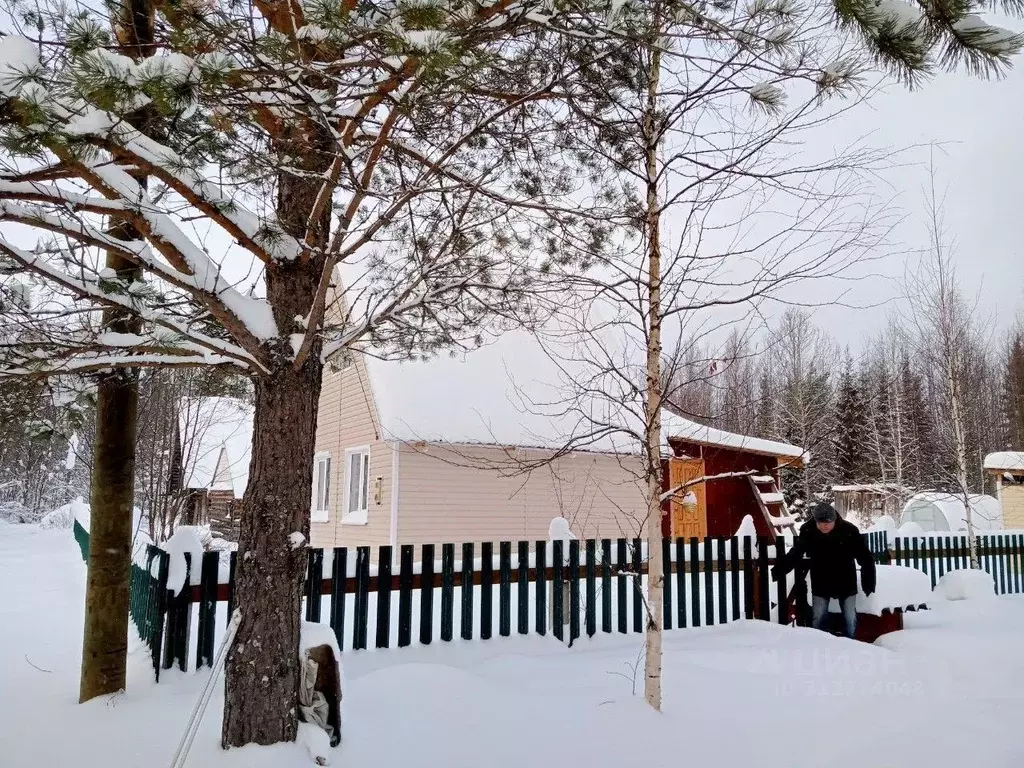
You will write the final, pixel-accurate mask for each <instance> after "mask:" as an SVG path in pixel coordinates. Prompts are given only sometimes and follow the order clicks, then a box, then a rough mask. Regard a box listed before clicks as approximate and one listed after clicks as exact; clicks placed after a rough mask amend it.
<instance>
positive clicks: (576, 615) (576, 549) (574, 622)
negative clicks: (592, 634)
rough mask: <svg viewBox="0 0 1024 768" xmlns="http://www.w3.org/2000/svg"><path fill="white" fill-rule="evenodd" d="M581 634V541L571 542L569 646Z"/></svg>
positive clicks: (574, 540)
mask: <svg viewBox="0 0 1024 768" xmlns="http://www.w3.org/2000/svg"><path fill="white" fill-rule="evenodd" d="M579 636H580V542H579V540H578V539H573V540H572V541H570V542H569V647H570V648H571V647H572V644H573V642H574V641H575V640H576V638H578V637H579Z"/></svg>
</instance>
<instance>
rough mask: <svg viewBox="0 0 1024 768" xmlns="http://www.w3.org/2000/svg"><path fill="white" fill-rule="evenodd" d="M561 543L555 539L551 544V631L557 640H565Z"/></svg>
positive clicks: (564, 601) (565, 617)
mask: <svg viewBox="0 0 1024 768" xmlns="http://www.w3.org/2000/svg"><path fill="white" fill-rule="evenodd" d="M563 562H564V561H563V560H562V542H561V540H558V539H556V540H555V541H553V542H551V631H552V632H554V634H555V637H557V638H558V639H559V640H564V639H565V629H564V628H565V625H566V619H567V618H568V617H567V616H566V615H565V603H566V602H567V601H566V600H565V594H564V592H563V588H564V586H565V579H564V573H563V571H562V565H563Z"/></svg>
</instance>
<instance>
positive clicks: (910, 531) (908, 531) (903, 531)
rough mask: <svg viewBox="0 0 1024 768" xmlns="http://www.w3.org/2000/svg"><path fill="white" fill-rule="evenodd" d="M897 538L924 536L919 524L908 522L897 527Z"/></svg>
mask: <svg viewBox="0 0 1024 768" xmlns="http://www.w3.org/2000/svg"><path fill="white" fill-rule="evenodd" d="M896 535H897V536H924V528H922V527H921V524H920V523H915V522H914V521H913V520H910V521H908V522H906V523H904V524H903V525H901V526H900V527H899V530H897V531H896Z"/></svg>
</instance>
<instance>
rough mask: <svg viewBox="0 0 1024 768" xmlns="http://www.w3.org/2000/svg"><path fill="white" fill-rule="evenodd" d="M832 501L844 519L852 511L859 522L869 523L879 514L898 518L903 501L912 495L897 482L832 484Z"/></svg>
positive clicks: (894, 518)
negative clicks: (833, 499)
mask: <svg viewBox="0 0 1024 768" xmlns="http://www.w3.org/2000/svg"><path fill="white" fill-rule="evenodd" d="M832 494H833V496H834V498H835V501H834V502H833V503H834V504H835V507H836V510H837V511H838V512H839V516H840V517H842V518H843V519H844V520H846V519H847V517H848V516H849V515H850V514H851V513H852V514H853V516H854V517H855V518H856V519H857V520H859V521H860V522H861V523H864V524H870V521H874V520H875V519H877V518H878V517H880V516H881V515H889V517H891V518H892V519H893V520H897V519H899V516H900V510H902V509H903V504H904V502H905V501H906V500H907V499H908V498H910V496H912V495H913V493H912V492H911V491H910V489H908V488H904V487H903V486H901V485H899V484H897V483H860V484H853V485H833V486H832Z"/></svg>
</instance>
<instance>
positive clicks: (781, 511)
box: [747, 475, 797, 536]
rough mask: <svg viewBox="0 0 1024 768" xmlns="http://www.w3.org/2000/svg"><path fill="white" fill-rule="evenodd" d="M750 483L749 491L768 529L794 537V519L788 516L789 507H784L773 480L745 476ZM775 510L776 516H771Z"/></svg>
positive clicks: (784, 500)
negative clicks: (791, 534)
mask: <svg viewBox="0 0 1024 768" xmlns="http://www.w3.org/2000/svg"><path fill="white" fill-rule="evenodd" d="M747 481H748V482H749V483H750V490H751V491H752V492H753V494H754V498H755V499H757V505H758V506H759V507H760V508H761V513H762V514H763V515H764V519H765V521H766V522H767V523H768V529H769V530H771V531H775V532H776V533H782V532H783V531H784V530H786V529H788V530H790V531H791V532H792V533H793V535H794V536H795V535H796V532H797V531H796V522H797V521H796V518H795V517H793V516H792V515H790V514H789V507H787V506H786V499H785V498H784V497H783V495H782V493H781V492H780V491H779V486H778V485H777V484H776V482H775V478H774V477H772V476H771V475H747ZM773 508H774V509H775V510H776V512H777V514H776V515H773V514H772V512H771V510H772V509H773Z"/></svg>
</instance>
